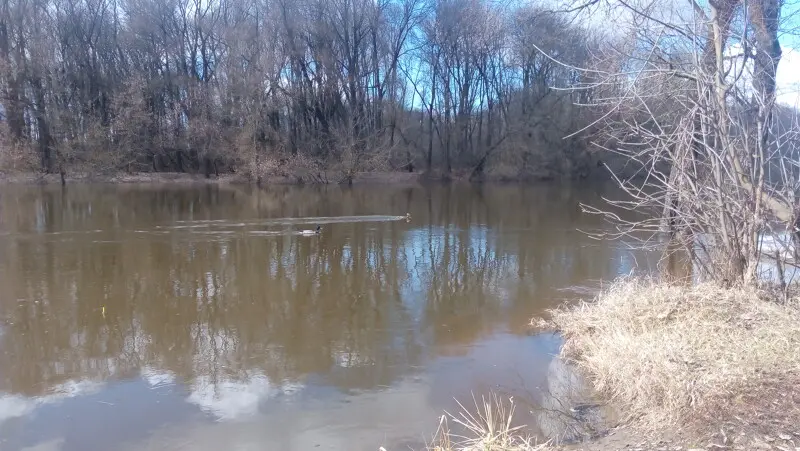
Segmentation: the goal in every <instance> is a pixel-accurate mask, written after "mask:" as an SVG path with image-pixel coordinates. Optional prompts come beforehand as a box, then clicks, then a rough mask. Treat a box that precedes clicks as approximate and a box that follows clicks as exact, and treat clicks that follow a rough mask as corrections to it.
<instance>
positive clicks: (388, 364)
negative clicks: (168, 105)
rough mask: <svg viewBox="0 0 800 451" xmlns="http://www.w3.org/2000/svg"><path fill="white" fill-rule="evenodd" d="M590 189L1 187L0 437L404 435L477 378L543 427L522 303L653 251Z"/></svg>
mask: <svg viewBox="0 0 800 451" xmlns="http://www.w3.org/2000/svg"><path fill="white" fill-rule="evenodd" d="M603 195H614V190H613V189H612V188H610V187H605V186H596V185H592V186H586V187H576V186H573V187H565V186H555V185H553V186H521V185H485V186H461V185H450V186H443V185H437V186H431V187H402V186H360V187H359V186H355V187H352V188H344V187H269V188H267V189H265V190H259V189H256V188H251V187H235V186H214V185H208V186H205V185H203V186H196V185H194V186H155V185H152V186H150V185H91V184H86V185H68V186H67V187H66V189H63V190H62V189H61V187H50V186H45V187H42V186H3V187H2V189H0V287H2V290H0V450H33V449H36V450H64V451H66V450H76V451H78V450H79V451H90V450H125V451H139V450H178V449H180V450H186V449H191V450H218V449H227V450H251V449H252V450H283V451H294V450H314V449H322V450H372V451H375V450H377V449H378V447H379V446H384V447H385V448H386V449H388V450H389V451H394V450H399V449H408V447H409V446H411V447H416V448H417V449H419V447H421V446H422V445H423V444H424V442H425V440H426V439H429V438H430V435H431V434H432V433H433V432H434V431H435V429H436V427H437V425H438V421H439V417H440V416H441V415H442V413H443V412H444V411H445V410H447V411H450V412H453V413H455V412H457V411H458V409H459V407H458V404H457V401H460V402H461V403H462V404H464V405H465V406H470V405H473V396H475V397H476V398H478V399H480V396H481V395H485V394H487V393H489V392H495V393H500V394H501V395H502V396H504V397H510V396H514V397H515V399H516V400H517V401H516V402H517V403H518V415H519V418H520V421H524V422H525V423H526V424H528V425H529V427H530V429H529V430H530V431H532V433H534V434H541V435H542V436H544V437H546V436H549V435H552V434H553V431H552V429H553V428H552V427H551V426H548V425H547V424H546V423H547V422H546V421H544V420H542V419H541V418H540V416H541V415H540V414H539V412H538V410H537V409H538V407H540V406H542V405H544V404H547V403H548V401H547V400H546V399H545V398H546V397H547V396H548V395H547V392H548V390H549V391H552V390H553V386H554V385H553V384H554V382H553V379H554V378H555V379H558V378H559V377H562V376H559V375H558V374H556V375H554V373H559V372H560V370H559V369H558V362H556V360H555V359H554V355H555V354H556V353H557V352H558V349H559V344H560V341H559V338H558V336H557V335H554V334H552V333H534V332H532V331H531V328H530V327H529V321H530V319H531V318H532V317H535V316H537V315H541V314H542V313H543V312H544V311H545V310H546V309H548V308H551V307H555V306H557V305H559V304H560V303H563V302H568V301H571V300H574V299H577V298H579V297H582V296H583V297H586V296H591V293H592V292H593V291H594V290H596V289H597V288H598V287H599V286H600V285H601V283H603V281H608V280H611V279H613V278H614V277H616V276H618V275H620V274H623V273H628V272H630V271H631V270H632V269H634V268H636V267H638V268H643V269H646V268H651V267H653V266H654V265H655V261H654V257H652V256H649V255H647V254H644V253H641V252H639V251H633V250H631V249H630V248H628V247H626V246H625V245H624V243H620V242H610V241H598V240H594V239H591V238H590V237H588V236H586V235H585V234H584V233H582V231H598V230H603V229H604V228H608V227H610V226H609V225H607V224H606V223H605V222H604V221H603V220H602V219H601V218H600V217H598V216H592V215H587V214H582V213H581V212H580V209H579V207H578V204H579V202H589V203H593V204H594V205H602V204H601V203H600V202H601V196H603ZM407 213H410V220H407V219H406V214H407ZM317 225H320V226H321V231H320V233H319V234H318V235H317V234H313V235H310V236H304V235H300V234H298V231H299V230H300V229H315V228H316V226H317ZM559 374H560V373H559ZM548 387H549V389H548ZM550 403H551V404H552V402H550Z"/></svg>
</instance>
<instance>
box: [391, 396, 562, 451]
mask: <svg viewBox="0 0 800 451" xmlns="http://www.w3.org/2000/svg"><path fill="white" fill-rule="evenodd" d="M473 401H474V403H475V409H474V410H473V409H467V408H466V407H465V406H464V405H462V404H461V403H460V402H459V403H458V405H459V407H460V408H461V410H460V412H459V413H458V414H451V413H449V412H445V414H444V415H442V416H441V417H440V419H439V428H438V429H437V430H436V433H435V435H434V437H433V440H432V442H431V443H430V444H428V445H427V446H426V448H425V449H426V450H427V451H547V450H551V449H553V448H550V447H549V446H548V445H547V444H537V443H536V441H535V440H534V439H532V438H531V437H529V436H527V435H525V434H524V430H525V426H522V425H521V426H513V425H512V424H513V419H514V411H515V404H514V400H513V399H509V400H507V401H506V400H504V399H503V398H501V397H500V396H498V395H496V394H493V395H492V396H491V398H490V399H486V398H485V397H481V400H480V402H478V400H476V399H475V398H474V397H473ZM454 428H456V429H459V430H460V431H459V432H454V431H453V429H454ZM379 451H386V449H385V448H383V447H381V448H379Z"/></svg>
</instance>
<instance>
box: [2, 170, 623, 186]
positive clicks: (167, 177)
mask: <svg viewBox="0 0 800 451" xmlns="http://www.w3.org/2000/svg"><path fill="white" fill-rule="evenodd" d="M339 178H340V177H336V176H334V175H333V174H328V175H327V176H323V177H321V178H318V179H317V180H306V179H302V178H301V177H299V176H269V177H263V178H262V179H261V181H260V184H261V185H263V186H270V185H276V186H277V185H287V186H292V185H294V186H300V185H309V186H314V185H347V184H348V182H346V181H342V180H339ZM608 180H609V179H608V177H605V176H603V175H601V174H596V173H595V174H593V175H590V176H588V177H583V178H581V179H576V180H573V179H570V178H554V177H535V178H519V179H508V178H502V177H490V176H489V177H483V178H480V179H471V178H470V177H469V174H461V173H453V174H450V175H445V174H440V173H428V172H362V173H358V174H356V175H355V176H354V177H353V179H352V182H351V183H350V184H352V185H422V184H437V183H469V184H480V183H492V184H524V185H534V184H560V183H573V184H580V183H587V182H604V181H605V182H607V181H608ZM62 183H64V184H76V183H103V184H192V185H194V184H196V185H206V184H212V185H225V184H227V185H258V184H259V181H258V180H256V179H255V178H252V177H250V176H248V175H245V174H220V175H218V176H217V175H211V176H208V177H207V176H205V175H204V174H191V173H182V172H140V173H124V172H121V173H112V174H95V173H71V174H65V175H64V177H63V180H62V177H61V175H60V174H57V173H55V174H44V173H37V172H25V173H3V172H2V171H0V185H8V184H22V185H59V184H62Z"/></svg>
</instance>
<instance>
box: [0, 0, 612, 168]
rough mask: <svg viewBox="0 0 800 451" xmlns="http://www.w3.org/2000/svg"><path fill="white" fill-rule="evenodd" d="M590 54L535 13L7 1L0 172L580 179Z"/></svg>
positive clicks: (214, 2)
mask: <svg viewBox="0 0 800 451" xmlns="http://www.w3.org/2000/svg"><path fill="white" fill-rule="evenodd" d="M602 42H603V39H601V37H600V36H599V34H598V33H597V32H596V31H590V30H589V29H588V28H587V27H585V26H583V25H581V24H579V23H577V22H575V21H574V20H573V18H572V17H571V16H570V15H568V14H566V13H563V12H559V11H555V10H552V8H550V9H548V8H546V7H544V6H543V5H538V4H537V3H535V2H533V3H524V4H519V5H516V6H508V5H501V4H499V3H495V2H491V1H489V0H377V1H376V0H332V1H329V0H244V1H231V0H166V1H162V0H3V1H2V3H0V92H2V94H0V95H2V102H0V103H2V106H3V111H2V112H3V115H4V121H3V124H2V126H3V127H4V128H6V130H4V133H3V138H2V140H3V142H2V143H1V145H2V157H0V165H2V166H0V167H2V170H5V171H11V170H27V171H44V172H61V173H62V174H63V173H64V172H67V173H70V172H83V173H98V174H99V173H114V172H119V171H127V172H132V173H136V172H190V173H201V174H206V175H212V174H213V175H218V174H220V173H231V172H234V173H240V174H247V175H248V176H255V177H259V178H260V177H262V176H265V177H268V176H270V175H276V174H283V175H290V176H293V177H297V178H298V179H304V180H316V181H321V180H320V179H322V178H326V180H325V181H334V180H327V177H328V176H327V175H321V174H323V173H326V172H325V171H333V172H330V173H332V174H335V177H336V178H337V180H338V181H344V180H352V177H353V175H354V174H356V173H358V172H368V171H423V172H427V173H429V174H436V175H437V176H445V177H449V176H450V175H454V174H461V175H465V176H469V177H471V178H476V177H485V176H492V177H496V178H509V179H521V178H552V177H554V176H560V175H568V176H579V177H583V176H586V175H587V174H588V173H589V171H590V170H593V169H595V168H596V166H597V165H596V164H593V163H592V161H595V160H593V157H592V156H591V155H590V154H589V150H590V148H589V146H588V145H587V142H586V141H587V137H589V136H591V134H590V131H589V130H588V129H585V127H586V126H587V125H589V124H590V123H591V117H592V114H594V113H593V111H592V109H591V108H581V106H580V105H581V104H587V103H588V102H590V99H591V96H592V90H591V89H581V90H574V89H569V88H573V87H575V86H577V85H579V84H582V83H585V82H586V80H585V78H586V72H585V71H581V70H578V69H576V68H577V67H583V66H588V65H590V64H595V63H596V61H595V62H592V61H591V60H592V59H593V58H595V59H596V56H593V55H596V52H595V50H597V49H599V48H600V47H601V43H602ZM584 129H585V130H584ZM576 131H577V132H579V133H573V132H576ZM568 135H570V136H568Z"/></svg>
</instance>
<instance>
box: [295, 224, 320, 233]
mask: <svg viewBox="0 0 800 451" xmlns="http://www.w3.org/2000/svg"><path fill="white" fill-rule="evenodd" d="M320 230H322V226H319V225H318V226H317V228H316V230H308V229H306V230H301V231H300V234H301V235H319V231H320Z"/></svg>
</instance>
